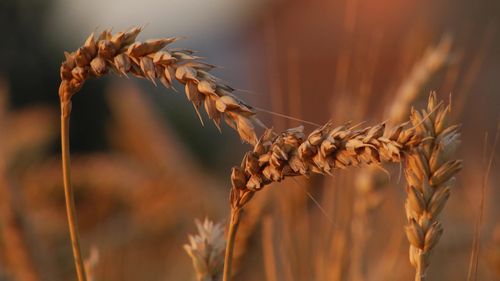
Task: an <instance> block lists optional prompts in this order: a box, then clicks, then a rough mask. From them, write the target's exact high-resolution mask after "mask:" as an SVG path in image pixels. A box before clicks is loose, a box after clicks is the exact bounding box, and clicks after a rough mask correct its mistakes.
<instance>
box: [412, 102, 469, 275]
mask: <svg viewBox="0 0 500 281" xmlns="http://www.w3.org/2000/svg"><path fill="white" fill-rule="evenodd" d="M449 115H450V106H447V107H444V106H443V105H441V104H437V103H436V94H435V93H432V94H431V95H430V97H429V101H428V106H427V110H425V109H424V110H422V111H421V112H418V111H416V110H412V112H411V117H410V119H411V122H412V123H413V124H414V126H415V128H416V130H417V132H418V134H419V135H421V136H423V137H424V138H426V141H425V142H423V143H422V144H421V145H420V146H419V147H417V148H416V149H414V150H412V151H411V152H410V153H409V155H408V157H407V158H406V165H405V176H406V180H407V183H408V185H407V189H406V190H407V194H408V197H407V199H406V202H405V210H406V217H407V219H408V225H407V226H406V235H407V237H408V240H409V242H410V253H409V255H410V262H411V264H412V265H413V267H415V270H416V273H415V281H424V280H426V270H427V268H428V267H429V264H430V260H429V258H430V255H431V252H432V250H433V248H434V247H435V246H436V244H437V242H438V241H439V238H440V237H441V235H442V233H443V227H442V226H441V223H440V222H439V221H438V219H437V217H438V215H439V213H440V212H441V210H442V209H443V207H444V205H445V203H446V201H447V200H448V197H449V196H450V188H451V186H452V185H453V183H454V181H455V179H454V177H453V176H454V175H455V174H456V173H457V172H458V171H459V170H460V169H461V168H462V161H461V160H453V152H454V151H455V149H456V147H457V145H458V144H459V133H458V129H459V126H458V125H448V119H449Z"/></svg>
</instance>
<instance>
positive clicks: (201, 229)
mask: <svg viewBox="0 0 500 281" xmlns="http://www.w3.org/2000/svg"><path fill="white" fill-rule="evenodd" d="M195 222H196V227H197V228H198V234H197V235H194V236H192V235H189V244H186V245H184V249H185V250H186V252H187V253H188V255H189V256H190V257H191V259H192V261H193V267H194V270H195V272H196V277H197V279H198V281H217V280H219V279H220V277H221V273H222V267H223V266H224V249H225V247H226V240H225V239H224V230H223V228H222V225H221V224H214V223H213V222H212V221H209V220H208V219H205V221H204V222H203V223H201V222H200V221H198V220H196V221H195Z"/></svg>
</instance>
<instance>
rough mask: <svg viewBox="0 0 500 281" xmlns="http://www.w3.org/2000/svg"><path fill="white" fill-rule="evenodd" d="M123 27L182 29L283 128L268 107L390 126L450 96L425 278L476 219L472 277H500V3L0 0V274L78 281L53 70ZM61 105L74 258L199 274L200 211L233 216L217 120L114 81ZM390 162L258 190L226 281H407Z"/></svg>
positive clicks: (172, 98) (148, 273)
mask: <svg viewBox="0 0 500 281" xmlns="http://www.w3.org/2000/svg"><path fill="white" fill-rule="evenodd" d="M137 25H139V26H144V27H145V29H144V31H143V32H142V33H141V34H140V35H139V40H146V39H150V38H158V37H169V36H185V37H186V38H185V39H183V40H181V41H179V42H176V43H175V47H182V48H188V49H193V50H196V51H199V54H200V55H201V56H202V57H204V58H206V59H205V60H206V61H208V62H209V63H213V64H215V65H218V66H221V67H220V68H218V69H216V70H215V74H216V75H217V76H219V77H221V78H222V79H224V80H225V81H228V83H229V84H230V85H231V86H233V87H235V88H237V89H240V90H239V91H237V93H236V94H237V95H238V96H239V97H240V98H242V99H243V100H245V101H247V102H248V103H249V104H251V105H254V106H255V107H256V108H258V109H262V110H259V113H258V114H259V118H260V119H261V120H262V121H263V122H264V123H265V124H267V125H269V126H272V127H274V128H275V129H277V130H283V129H286V128H289V127H293V126H298V125H300V124H301V122H299V121H294V120H291V119H290V118H286V117H282V116H278V115H277V114H272V113H269V112H274V113H278V114H283V115H286V116H291V117H293V118H298V119H303V120H307V121H311V122H315V123H325V122H326V121H328V120H330V119H332V120H334V121H335V122H336V123H338V124H341V123H344V122H347V121H349V120H352V121H354V122H359V121H366V122H367V124H368V125H373V124H375V123H377V122H381V121H383V120H390V122H393V124H394V123H398V122H402V121H405V120H406V119H407V115H408V112H409V105H416V106H422V104H424V103H425V100H426V97H427V95H428V93H429V92H430V91H431V90H436V91H437V92H438V96H439V97H440V98H441V99H444V100H449V99H450V100H451V102H452V105H453V116H454V121H455V122H458V123H461V124H462V145H461V148H460V151H459V155H460V158H462V159H464V165H465V168H464V170H463V171H462V172H461V173H460V175H459V176H458V183H457V185H456V186H455V187H454V189H453V190H452V195H451V198H450V200H449V201H448V205H447V206H446V208H445V210H444V213H443V215H442V217H441V219H442V221H443V224H444V229H445V232H444V235H443V237H442V239H441V241H440V244H439V245H438V246H437V248H436V250H435V251H434V253H433V257H432V264H431V267H430V273H429V275H430V277H429V280H465V279H466V278H467V272H468V267H469V259H470V256H471V251H472V241H473V238H474V236H475V234H474V233H475V229H476V226H475V225H476V224H477V222H478V221H479V214H480V210H481V208H482V209H484V217H483V218H482V222H481V224H480V232H479V235H477V234H476V237H478V238H479V241H480V243H481V244H480V245H481V247H480V251H479V266H478V279H477V280H485V281H486V280H500V223H499V221H500V206H499V205H498V202H499V200H500V191H499V188H498V184H499V180H500V176H499V175H500V174H499V173H498V171H499V170H498V167H497V166H496V165H495V161H497V160H498V157H499V155H500V154H499V152H498V149H497V150H496V152H495V150H494V149H493V147H494V146H493V143H494V137H495V134H496V131H497V124H498V122H499V116H500V115H499V112H500V96H499V94H500V82H499V79H500V36H499V35H500V30H499V29H500V2H499V1H495V0H481V1H466V0H438V1H396V0H383V1H375V0H353V1H343V0H338V1H326V0H309V1H298V0H274V1H273V0H258V1H255V0H253V1H250V0H246V1H230V0H212V1H194V0H169V1H160V0H142V1H130V0H121V1H116V0H110V1H98V0H75V1H63V0H45V1H43V0H31V1H30V0H1V1H0V29H1V34H2V39H1V40H0V280H2V281H3V280H5V281H14V280H16V281H57V280H74V279H75V277H74V266H73V263H72V258H71V248H70V241H69V235H68V230H67V222H66V217H65V209H64V208H65V207H64V194H63V186H62V177H61V164H60V148H59V142H60V138H59V131H58V130H59V119H58V118H59V103H58V102H59V100H58V95H57V89H58V85H59V82H60V78H59V66H60V63H61V62H62V60H63V59H64V56H63V52H64V51H65V50H67V51H73V50H76V49H77V48H78V47H79V46H80V45H82V44H83V42H84V40H85V38H87V36H88V35H89V34H90V33H92V32H94V31H101V30H103V29H106V28H112V29H113V31H115V32H116V31H121V30H126V29H128V28H130V27H133V26H137ZM404 97H409V98H404ZM73 100H74V102H73V112H72V115H71V149H72V168H73V178H74V185H75V189H76V195H75V196H76V207H77V212H78V222H79V227H80V231H81V238H82V242H83V248H84V255H85V257H89V256H90V255H91V252H97V253H98V256H99V258H98V261H97V263H96V264H95V279H96V280H123V281H126V280H195V275H194V272H193V270H192V266H191V260H190V258H189V257H188V256H187V255H186V254H185V253H184V250H183V248H182V245H183V244H185V243H187V241H188V240H187V235H188V234H189V233H193V232H195V225H194V219H195V218H199V219H203V218H205V217H208V218H210V219H212V220H214V221H220V222H222V223H224V224H225V223H226V222H227V219H228V211H229V207H228V192H229V187H230V182H229V175H230V169H231V167H232V166H234V165H239V163H240V161H241V157H242V156H243V155H244V152H245V151H246V150H248V149H249V147H248V146H247V145H246V144H242V143H241V141H240V140H239V138H238V136H237V134H236V133H235V132H234V131H233V130H231V129H230V128H229V127H227V126H225V127H223V130H222V131H223V132H222V134H220V133H219V132H218V131H217V129H216V128H215V126H212V125H211V124H207V125H206V126H205V127H203V126H202V125H201V124H200V123H199V120H198V117H197V116H196V114H195V113H194V111H193V108H192V105H190V104H189V103H188V102H187V101H186V98H185V97H184V94H183V93H182V92H180V93H176V92H173V91H170V90H166V89H164V88H162V87H158V88H156V87H154V86H153V85H150V83H149V82H147V81H142V80H138V79H129V80H124V79H118V78H117V77H116V76H113V75H109V76H108V77H106V78H103V79H99V80H96V79H94V80H92V81H88V82H87V83H86V84H85V86H84V87H83V89H82V90H81V92H79V93H78V94H77V95H76V96H75V97H74V99H73ZM305 126H306V131H310V130H311V129H313V127H312V126H310V125H307V124H305ZM490 158H491V159H493V163H494V165H493V168H492V170H491V173H490V175H489V177H488V175H487V174H486V169H485V163H486V162H487V161H489V159H490ZM387 169H388V170H389V171H390V172H391V174H392V175H393V176H392V177H388V176H387V175H386V174H383V173H381V174H380V175H379V174H378V173H375V172H373V171H370V170H366V169H364V170H363V169H355V170H353V171H339V172H337V173H336V174H335V175H334V176H333V177H312V178H310V179H299V180H297V181H295V180H291V181H288V180H287V181H284V182H282V183H280V184H274V185H272V186H271V187H268V188H266V189H264V190H263V191H262V192H259V193H258V194H257V195H256V197H255V199H254V200H253V201H252V202H251V204H250V205H249V207H248V212H247V216H245V218H244V220H243V222H242V226H241V230H240V233H239V237H238V242H237V245H236V247H237V250H236V251H237V264H236V266H237V272H236V274H237V280H268V281H274V280H293V281H299V280H300V281H301V280H318V281H319V280H354V281H362V280H409V279H411V278H413V277H412V274H413V269H412V268H411V266H410V264H409V262H408V250H407V249H408V242H407V241H406V238H405V237H404V232H403V226H404V224H405V215H404V211H403V204H404V198H405V189H404V183H403V182H399V181H398V177H397V176H395V175H398V171H399V167H398V166H397V165H396V166H388V167H387ZM367 175H368V176H367ZM367 177H368V178H369V179H368V180H367ZM483 191H484V195H485V196H484V197H485V201H484V203H481V196H482V194H483ZM91 249H94V250H91Z"/></svg>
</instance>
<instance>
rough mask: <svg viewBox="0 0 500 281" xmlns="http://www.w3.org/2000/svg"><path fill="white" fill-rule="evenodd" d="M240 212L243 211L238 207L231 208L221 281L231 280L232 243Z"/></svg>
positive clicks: (234, 238) (236, 230)
mask: <svg viewBox="0 0 500 281" xmlns="http://www.w3.org/2000/svg"><path fill="white" fill-rule="evenodd" d="M242 211H243V209H241V208H239V207H233V208H231V221H230V223H229V233H228V235H227V236H228V238H227V245H226V254H225V257H224V275H223V277H222V281H230V280H231V270H232V262H233V252H234V242H235V240H236V233H237V232H238V225H239V224H240V219H241V213H242Z"/></svg>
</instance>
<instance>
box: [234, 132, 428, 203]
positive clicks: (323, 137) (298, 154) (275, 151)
mask: <svg viewBox="0 0 500 281" xmlns="http://www.w3.org/2000/svg"><path fill="white" fill-rule="evenodd" d="M384 133H385V124H379V125H376V126H373V127H367V128H364V129H356V127H355V126H351V125H349V124H347V125H343V126H339V127H333V125H332V124H331V123H327V124H326V125H324V126H323V127H321V128H319V129H316V130H315V131H313V132H312V133H311V134H310V135H309V136H308V137H307V138H306V137H305V135H304V133H303V127H297V128H292V129H289V130H287V131H285V132H283V133H281V134H280V135H275V134H274V133H273V132H272V131H271V130H267V131H266V132H265V133H264V135H263V136H262V137H261V138H260V140H259V142H258V143H257V145H255V147H254V149H253V151H250V152H248V153H247V154H246V155H245V157H244V159H243V161H242V163H241V166H240V167H234V168H233V170H232V174H231V182H232V187H233V188H232V189H231V190H232V195H231V203H232V205H233V207H237V208H241V207H242V206H243V205H244V204H246V202H248V200H250V197H251V195H252V193H253V192H254V191H257V190H259V189H261V188H263V187H264V186H266V185H268V184H270V183H272V182H276V181H281V180H282V179H284V178H285V177H292V176H299V175H309V174H310V173H320V174H331V173H332V171H333V169H345V168H348V167H350V166H361V165H364V164H380V163H381V162H400V161H401V159H402V154H403V152H405V151H408V150H409V149H411V148H412V147H414V146H415V145H417V144H418V143H419V136H418V135H417V134H416V131H415V130H414V129H413V128H407V123H403V124H401V125H399V126H397V127H395V128H394V129H393V131H392V132H391V133H390V134H388V135H387V136H384Z"/></svg>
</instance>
